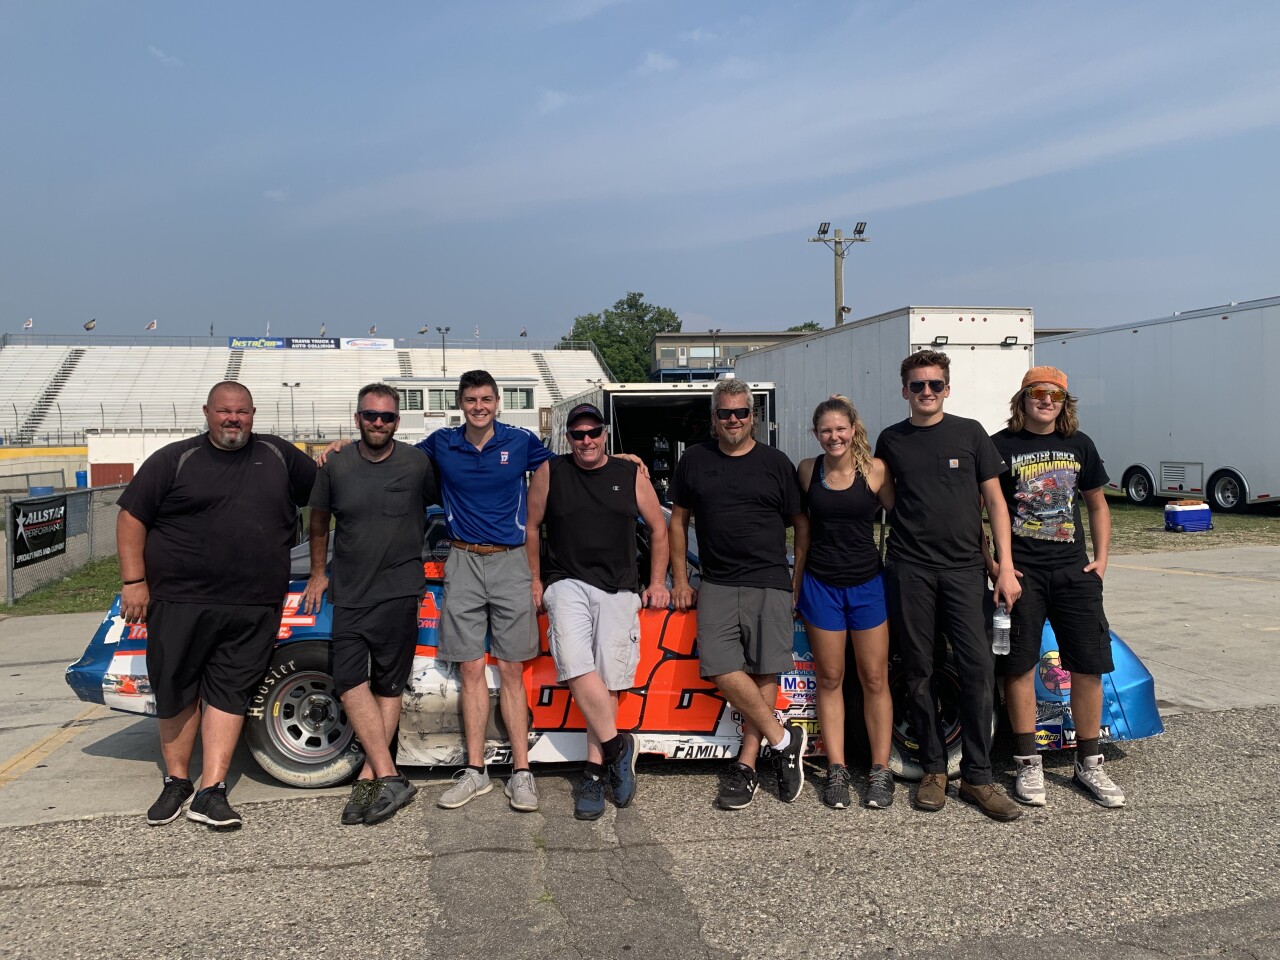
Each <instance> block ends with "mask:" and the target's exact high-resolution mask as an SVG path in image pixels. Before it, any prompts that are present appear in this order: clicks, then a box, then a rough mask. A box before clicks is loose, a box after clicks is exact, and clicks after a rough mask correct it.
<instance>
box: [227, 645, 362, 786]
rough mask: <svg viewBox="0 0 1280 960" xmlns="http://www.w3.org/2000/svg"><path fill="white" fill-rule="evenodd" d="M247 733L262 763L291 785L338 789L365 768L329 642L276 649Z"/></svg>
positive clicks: (252, 704)
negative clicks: (336, 686)
mask: <svg viewBox="0 0 1280 960" xmlns="http://www.w3.org/2000/svg"><path fill="white" fill-rule="evenodd" d="M244 735H245V741H246V742H247V743H248V745H249V750H250V752H252V753H253V758H254V759H255V760H257V761H258V765H259V766H260V767H262V769H263V770H265V771H266V772H267V773H269V774H271V776H273V777H275V778H276V779H277V780H279V781H280V782H281V783H286V784H288V785H289V786H291V787H332V786H334V785H336V784H339V783H342V782H343V781H345V780H349V779H350V778H351V777H353V776H355V774H356V773H357V772H358V771H359V770H360V767H361V766H363V764H364V750H362V749H361V747H360V743H359V741H358V740H356V738H355V731H354V730H353V729H352V727H351V723H350V722H349V721H348V720H347V714H346V711H345V710H343V708H342V701H341V700H339V699H338V695H337V693H336V692H335V691H334V688H333V677H331V676H330V675H329V650H328V645H327V644H324V643H305V642H304V643H289V644H285V645H284V646H282V647H280V648H279V649H278V650H276V652H275V656H274V657H273V658H272V660H271V667H270V668H269V669H268V670H267V675H266V676H265V677H263V678H262V684H261V685H260V686H259V687H258V690H257V691H256V692H255V694H254V696H253V699H252V701H251V702H250V704H249V711H248V714H247V716H246V717H245V730H244Z"/></svg>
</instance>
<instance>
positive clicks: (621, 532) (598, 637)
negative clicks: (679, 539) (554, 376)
mask: <svg viewBox="0 0 1280 960" xmlns="http://www.w3.org/2000/svg"><path fill="white" fill-rule="evenodd" d="M605 430H606V427H605V425H604V417H603V416H601V414H600V411H599V409H597V408H596V407H594V406H592V405H591V404H589V403H583V404H579V405H578V406H576V407H574V408H573V409H572V410H571V411H569V418H568V429H567V430H566V431H565V432H566V433H567V435H568V437H569V446H570V449H571V451H572V453H571V455H570V456H567V457H556V458H555V459H553V460H550V461H548V462H547V463H544V464H542V466H540V467H538V469H537V471H536V472H535V473H534V475H533V482H532V483H531V484H530V485H529V524H528V531H527V540H526V543H525V548H526V549H527V550H528V554H529V569H530V570H531V571H532V573H533V591H534V598H535V600H536V601H537V603H538V609H539V610H543V609H544V608H545V610H546V613H547V616H548V618H549V620H550V629H549V630H548V631H547V636H548V640H549V642H550V646H551V654H552V656H553V657H555V661H556V679H557V681H559V682H560V683H568V685H569V690H570V691H571V692H572V694H573V699H574V702H575V703H577V705H578V709H579V710H581V711H582V715H583V717H585V718H586V721H587V764H586V771H585V774H584V776H583V781H582V786H581V787H580V788H579V790H578V797H577V800H576V802H575V804H574V810H573V815H574V816H575V817H577V818H578V819H579V820H595V819H597V818H598V817H599V816H600V815H601V814H603V813H604V809H605V805H604V779H605V774H606V772H607V774H608V779H609V784H610V786H611V787H612V789H613V802H614V803H615V804H616V805H617V806H619V807H625V806H627V805H628V804H629V803H631V800H632V799H633V798H634V797H635V791H636V778H635V766H636V741H635V737H634V736H633V735H632V734H630V733H619V732H618V727H617V717H618V694H619V692H620V691H622V690H628V689H630V688H631V687H632V686H634V685H635V676H636V667H637V666H638V665H639V661H640V607H641V606H642V605H645V606H652V607H665V606H666V605H667V603H668V600H669V599H670V596H669V594H668V592H667V586H666V576H667V525H666V518H665V517H663V515H662V508H661V506H659V504H658V497H657V494H656V493H655V492H654V489H653V484H651V483H650V482H649V481H648V480H647V479H646V478H644V477H643V476H641V475H640V473H639V471H638V470H637V468H636V465H635V464H634V463H631V462H628V461H626V460H619V459H617V458H611V457H609V456H608V454H607V453H606V451H605V448H606V445H607V438H606V437H605ZM637 513H639V515H640V516H641V517H643V518H644V521H645V523H647V524H648V525H649V530H650V545H651V550H650V555H649V585H648V586H647V587H645V589H644V592H643V593H640V592H639V590H640V583H639V576H638V571H637V569H636V549H635V517H636V514H637ZM544 522H545V523H546V526H547V555H546V562H545V563H543V562H542V556H541V550H540V542H541V541H540V537H539V529H538V528H539V526H540V525H541V524H542V523H544Z"/></svg>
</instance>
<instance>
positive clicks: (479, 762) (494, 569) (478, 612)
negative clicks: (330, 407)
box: [418, 370, 551, 811]
mask: <svg viewBox="0 0 1280 960" xmlns="http://www.w3.org/2000/svg"><path fill="white" fill-rule="evenodd" d="M500 396H501V395H500V394H499V393H498V385H497V383H496V382H495V381H494V379H493V377H491V376H490V375H489V373H488V372H487V371H485V370H470V371H468V372H467V373H464V374H463V375H462V377H461V379H460V380H459V381H458V406H459V407H460V408H461V409H462V415H463V417H464V419H465V423H463V424H461V425H460V426H457V427H450V428H446V429H441V430H437V431H435V432H434V433H432V434H431V435H430V436H428V437H426V438H425V439H424V440H422V441H420V442H419V443H418V447H419V448H420V449H421V450H423V451H425V452H426V454H427V456H429V457H430V458H431V460H432V462H433V463H434V464H435V466H436V473H437V474H438V476H439V478H440V490H441V494H442V499H443V501H444V509H445V519H446V520H447V521H448V524H449V535H450V537H451V538H452V544H453V549H452V550H450V551H449V558H448V560H446V561H445V567H444V614H443V617H442V618H441V624H440V645H439V652H438V653H437V656H438V657H439V659H441V660H446V661H450V662H453V663H457V664H458V672H459V674H460V675H461V678H462V729H463V733H464V735H465V736H466V741H467V767H466V769H464V770H463V771H461V772H460V773H459V774H458V776H457V778H456V781H455V783H454V784H453V786H452V787H450V788H449V789H448V790H446V791H445V793H444V795H443V796H441V797H440V799H439V800H438V801H437V803H438V804H439V805H440V806H441V807H444V808H446V809H453V808H455V807H461V806H462V805H463V804H466V803H469V802H470V801H471V800H472V799H474V798H475V797H478V796H480V795H481V794H484V793H488V792H489V791H490V790H492V789H493V782H492V781H491V780H490V779H489V774H488V773H487V771H486V770H485V765H484V743H485V728H486V727H487V726H488V721H489V684H488V681H487V680H486V678H485V634H486V633H488V634H490V636H491V640H490V645H489V652H490V653H492V654H493V656H494V659H496V660H497V661H498V676H499V679H500V682H501V687H500V689H499V691H498V703H499V707H500V709H501V710H502V719H503V722H504V723H505V724H506V727H507V733H508V734H509V735H510V738H511V764H512V774H511V779H510V780H508V781H507V787H506V793H507V797H508V799H509V800H510V801H511V806H512V807H513V808H514V809H516V810H523V811H533V810H537V809H538V789H537V786H536V784H535V783H534V780H533V774H532V773H531V772H530V771H529V705H528V700H527V698H526V697H525V691H524V677H523V672H524V661H526V660H531V659H533V658H534V657H535V656H537V655H538V621H537V614H536V612H535V610H534V606H533V577H532V575H531V574H530V572H529V561H528V559H527V557H526V555H525V551H524V544H525V525H526V521H527V508H528V503H527V496H526V493H527V486H526V482H525V474H526V473H527V472H528V471H531V470H536V469H537V468H538V467H539V466H540V465H542V464H543V463H544V462H545V461H547V460H549V459H551V451H550V450H548V449H547V448H546V447H545V446H543V444H542V441H540V440H539V439H538V438H537V437H536V436H534V434H533V433H532V432H530V431H529V430H526V429H524V428H523V427H513V426H510V425H509V424H505V423H501V422H500V421H499V420H498V419H497V415H498V405H499V398H500Z"/></svg>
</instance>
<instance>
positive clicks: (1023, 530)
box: [991, 429, 1107, 567]
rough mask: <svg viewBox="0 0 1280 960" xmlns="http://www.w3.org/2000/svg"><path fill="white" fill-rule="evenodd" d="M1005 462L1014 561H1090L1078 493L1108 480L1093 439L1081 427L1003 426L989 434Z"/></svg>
mask: <svg viewBox="0 0 1280 960" xmlns="http://www.w3.org/2000/svg"><path fill="white" fill-rule="evenodd" d="M991 439H992V440H993V441H994V442H995V445H996V449H997V450H999V451H1000V455H1001V456H1002V457H1004V461H1005V463H1007V464H1008V465H1009V469H1008V471H1007V472H1006V473H1003V474H1001V475H1000V488H1001V489H1002V490H1003V491H1004V498H1005V503H1006V505H1007V506H1008V507H1009V521H1010V523H1011V524H1012V526H1013V563H1014V566H1016V567H1022V566H1037V567H1059V566H1064V565H1067V564H1070V563H1074V562H1076V561H1079V562H1080V563H1081V564H1082V565H1083V564H1086V563H1088V562H1089V559H1088V553H1087V551H1086V549H1085V543H1084V536H1083V530H1082V528H1081V526H1080V493H1081V491H1084V490H1096V489H1097V488H1098V487H1101V486H1102V485H1103V484H1105V483H1106V482H1107V471H1106V469H1105V468H1104V467H1103V464H1102V459H1101V458H1100V457H1099V456H1098V450H1097V448H1096V447H1094V445H1093V441H1092V440H1090V439H1089V437H1088V436H1086V435H1085V434H1083V433H1076V435H1075V436H1073V437H1064V436H1062V435H1061V434H1060V433H1050V434H1043V435H1042V434H1036V433H1031V432H1030V431H1027V430H1021V431H1019V432H1017V433H1014V432H1013V431H1011V430H1007V429H1006V430H1001V431H1000V432H999V433H997V434H995V435H994V436H992V438H991Z"/></svg>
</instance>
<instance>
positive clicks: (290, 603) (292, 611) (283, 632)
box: [276, 593, 316, 640]
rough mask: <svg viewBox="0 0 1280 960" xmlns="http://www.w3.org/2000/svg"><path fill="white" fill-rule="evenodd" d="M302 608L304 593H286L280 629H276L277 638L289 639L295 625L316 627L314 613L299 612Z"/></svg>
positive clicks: (281, 612)
mask: <svg viewBox="0 0 1280 960" xmlns="http://www.w3.org/2000/svg"><path fill="white" fill-rule="evenodd" d="M301 608H302V594H300V593H289V594H285V598H284V608H283V609H282V610H281V611H280V629H279V630H278V631H276V639H277V640H288V639H289V638H290V637H291V636H293V628H294V627H314V626H315V625H316V616H315V614H314V613H299V612H298V611H299V610H300V609H301Z"/></svg>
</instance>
